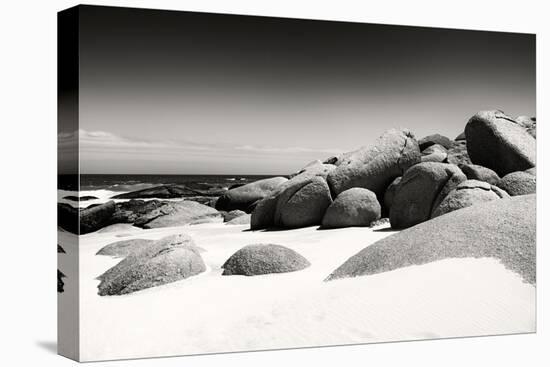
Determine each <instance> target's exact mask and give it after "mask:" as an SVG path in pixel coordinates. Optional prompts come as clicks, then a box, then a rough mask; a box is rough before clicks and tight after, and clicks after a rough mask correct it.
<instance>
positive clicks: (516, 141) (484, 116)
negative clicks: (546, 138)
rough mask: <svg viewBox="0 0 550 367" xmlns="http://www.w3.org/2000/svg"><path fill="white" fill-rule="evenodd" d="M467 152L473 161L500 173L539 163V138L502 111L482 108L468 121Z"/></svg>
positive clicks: (521, 169)
mask: <svg viewBox="0 0 550 367" xmlns="http://www.w3.org/2000/svg"><path fill="white" fill-rule="evenodd" d="M465 133H466V142H467V146H468V154H469V156H470V159H471V160H472V162H473V163H475V164H479V165H481V166H484V167H488V168H491V169H492V170H494V171H495V172H496V173H497V174H498V175H500V176H504V175H506V174H508V173H510V172H515V171H524V170H526V169H529V168H531V167H534V166H535V165H536V140H535V139H534V138H533V137H532V136H531V135H529V133H528V132H527V130H526V129H525V128H524V127H522V126H521V125H519V124H518V123H517V122H516V121H515V120H514V119H512V118H511V117H509V116H507V115H505V114H504V113H503V112H502V111H481V112H478V113H477V114H476V115H474V116H473V117H472V118H471V119H470V120H469V121H468V123H467V124H466V129H465Z"/></svg>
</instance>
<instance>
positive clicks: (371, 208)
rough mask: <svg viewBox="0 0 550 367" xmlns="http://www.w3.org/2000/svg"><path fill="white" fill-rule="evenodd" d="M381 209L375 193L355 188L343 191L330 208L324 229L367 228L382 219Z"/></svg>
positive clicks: (323, 224)
mask: <svg viewBox="0 0 550 367" xmlns="http://www.w3.org/2000/svg"><path fill="white" fill-rule="evenodd" d="M380 214H381V208H380V204H379V203H378V199H377V198H376V194H374V192H372V191H370V190H367V189H363V188H360V187H354V188H352V189H348V190H346V191H343V192H341V193H340V195H338V197H336V199H335V200H334V202H333V203H332V204H331V205H330V206H329V207H328V209H327V210H326V212H325V215H324V217H323V221H322V226H323V228H340V227H353V226H358V227H367V226H370V224H371V223H372V222H374V221H376V220H378V219H380Z"/></svg>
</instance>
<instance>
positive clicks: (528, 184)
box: [498, 171, 537, 196]
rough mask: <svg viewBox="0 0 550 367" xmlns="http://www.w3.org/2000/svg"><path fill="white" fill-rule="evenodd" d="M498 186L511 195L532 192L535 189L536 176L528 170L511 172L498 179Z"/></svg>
mask: <svg viewBox="0 0 550 367" xmlns="http://www.w3.org/2000/svg"><path fill="white" fill-rule="evenodd" d="M498 187H500V188H501V189H503V190H504V191H506V192H507V193H508V194H510V195H511V196H518V195H528V194H534V193H536V191H537V176H535V175H533V174H531V173H529V172H522V171H518V172H512V173H509V174H507V175H506V176H504V177H503V178H502V179H501V180H500V181H499V183H498Z"/></svg>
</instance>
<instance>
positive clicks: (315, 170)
mask: <svg viewBox="0 0 550 367" xmlns="http://www.w3.org/2000/svg"><path fill="white" fill-rule="evenodd" d="M335 168H336V166H335V165H333V164H330V163H324V162H321V161H320V160H316V161H313V162H310V163H308V164H306V165H305V166H304V168H302V169H301V170H299V171H298V172H297V173H295V174H292V175H291V176H290V177H291V178H293V177H295V176H298V175H300V174H302V173H305V172H307V173H308V174H309V175H311V176H324V177H326V176H327V175H328V173H329V172H330V171H332V170H333V169H335Z"/></svg>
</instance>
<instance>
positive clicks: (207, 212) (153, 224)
mask: <svg viewBox="0 0 550 367" xmlns="http://www.w3.org/2000/svg"><path fill="white" fill-rule="evenodd" d="M150 216H151V217H154V219H151V220H149V221H147V222H146V223H142V222H139V221H138V222H135V223H134V225H136V226H139V227H143V228H161V227H177V226H183V225H185V224H190V223H196V222H197V221H201V223H206V222H220V221H221V220H222V218H221V215H220V213H219V212H218V211H217V210H216V209H214V208H211V207H209V206H207V205H203V204H200V203H197V202H195V201H189V200H182V201H178V202H166V203H164V205H163V206H161V207H160V208H158V209H155V211H154V212H152V213H150Z"/></svg>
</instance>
